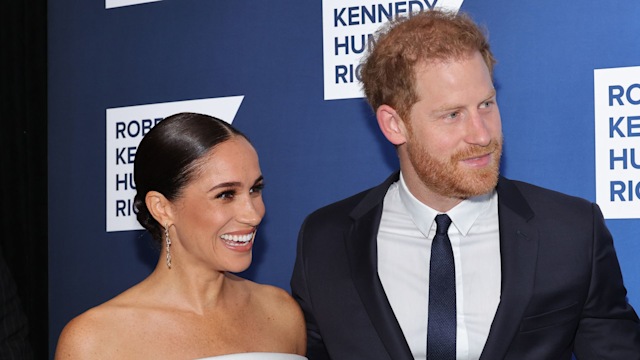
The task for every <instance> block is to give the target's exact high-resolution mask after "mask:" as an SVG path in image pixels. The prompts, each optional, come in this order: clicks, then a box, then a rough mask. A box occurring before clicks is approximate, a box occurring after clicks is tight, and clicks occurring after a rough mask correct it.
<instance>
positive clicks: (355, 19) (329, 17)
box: [322, 0, 463, 100]
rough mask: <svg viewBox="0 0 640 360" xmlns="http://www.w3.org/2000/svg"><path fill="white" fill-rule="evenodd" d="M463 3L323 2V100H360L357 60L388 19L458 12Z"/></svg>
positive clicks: (458, 0) (456, 0)
mask: <svg viewBox="0 0 640 360" xmlns="http://www.w3.org/2000/svg"><path fill="white" fill-rule="evenodd" d="M462 2H463V0H420V1H418V0H411V1H395V2H379V1H371V0H323V1H322V29H323V46H322V48H323V60H324V99H325V100H336V99H352V98H361V97H363V93H362V89H361V85H360V68H359V67H360V60H361V59H362V56H363V55H364V54H365V53H366V51H367V49H368V48H369V46H371V45H372V44H373V34H374V33H375V32H376V30H377V29H378V28H379V27H380V26H381V25H382V24H384V23H386V22H387V21H389V19H394V18H396V17H397V16H403V15H407V14H410V13H413V12H418V11H425V10H431V9H447V10H452V11H456V12H457V11H458V10H460V6H462Z"/></svg>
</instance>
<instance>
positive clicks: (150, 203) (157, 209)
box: [144, 191, 173, 226]
mask: <svg viewBox="0 0 640 360" xmlns="http://www.w3.org/2000/svg"><path fill="white" fill-rule="evenodd" d="M144 201H145V203H146V204H147V209H149V213H151V216H153V218H154V219H156V221H157V222H158V223H159V224H160V225H162V226H168V225H171V224H173V208H172V204H171V202H170V201H169V200H168V199H167V198H166V197H164V195H162V194H161V193H159V192H157V191H149V192H148V193H147V195H146V196H145V197H144Z"/></svg>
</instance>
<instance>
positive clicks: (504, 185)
mask: <svg viewBox="0 0 640 360" xmlns="http://www.w3.org/2000/svg"><path fill="white" fill-rule="evenodd" d="M514 190H516V191H517V192H518V193H519V194H520V195H522V196H523V197H524V199H525V200H526V201H527V203H529V205H531V206H532V207H533V208H534V209H535V208H538V209H539V208H546V207H549V206H561V207H564V206H567V207H571V208H576V207H578V208H579V207H588V208H590V207H591V206H592V202H591V201H589V200H586V199H584V198H581V197H578V196H574V195H569V194H566V193H563V192H560V191H558V190H553V189H549V188H545V187H542V186H539V185H535V184H532V183H529V182H526V181H521V180H511V179H507V178H504V177H503V178H501V179H500V182H499V183H498V195H499V196H513V195H514Z"/></svg>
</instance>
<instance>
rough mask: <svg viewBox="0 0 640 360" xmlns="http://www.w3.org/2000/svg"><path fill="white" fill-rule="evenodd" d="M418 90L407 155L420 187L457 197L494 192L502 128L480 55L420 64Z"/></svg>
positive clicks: (407, 122)
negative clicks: (420, 184)
mask: <svg viewBox="0 0 640 360" xmlns="http://www.w3.org/2000/svg"><path fill="white" fill-rule="evenodd" d="M416 90H417V94H418V99H419V100H418V102H417V103H416V104H414V105H413V107H412V108H411V110H410V112H409V119H406V120H405V127H406V134H407V136H406V152H405V154H407V155H406V156H408V160H409V162H408V163H409V164H410V168H411V169H408V170H409V171H413V172H415V174H416V175H417V177H418V178H419V179H420V181H421V182H422V185H423V186H421V188H423V189H425V190H426V191H427V192H430V193H433V194H436V195H440V196H442V197H445V198H457V199H466V198H468V197H471V196H476V195H481V194H486V193H488V192H490V191H491V190H492V189H493V188H494V187H495V186H496V183H497V181H498V172H499V165H500V155H501V152H502V127H501V123H500V112H499V110H498V105H497V103H496V92H495V89H494V87H493V82H492V81H491V75H490V74H489V70H488V69H487V65H486V64H485V62H484V61H483V59H482V56H481V55H480V53H477V52H476V53H475V54H473V55H471V56H470V57H468V58H464V59H461V60H450V61H447V62H437V63H428V64H424V65H422V66H419V67H418V68H417V76H416ZM403 172H404V169H403Z"/></svg>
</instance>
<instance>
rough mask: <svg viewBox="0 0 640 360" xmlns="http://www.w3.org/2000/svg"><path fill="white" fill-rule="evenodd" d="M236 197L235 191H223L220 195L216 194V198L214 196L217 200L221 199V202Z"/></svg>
mask: <svg viewBox="0 0 640 360" xmlns="http://www.w3.org/2000/svg"><path fill="white" fill-rule="evenodd" d="M235 195H236V192H235V191H224V192H221V193H220V194H218V196H216V198H217V199H223V200H228V199H233V197H234V196H235Z"/></svg>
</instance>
